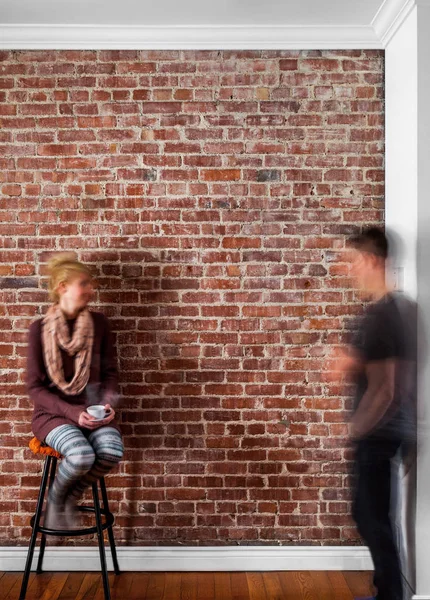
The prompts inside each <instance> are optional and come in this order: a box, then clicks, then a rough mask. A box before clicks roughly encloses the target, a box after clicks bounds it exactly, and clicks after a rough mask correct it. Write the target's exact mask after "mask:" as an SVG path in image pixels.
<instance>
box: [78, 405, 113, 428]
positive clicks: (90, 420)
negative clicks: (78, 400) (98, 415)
mask: <svg viewBox="0 0 430 600" xmlns="http://www.w3.org/2000/svg"><path fill="white" fill-rule="evenodd" d="M105 411H106V413H107V414H106V416H105V418H104V419H95V418H94V417H92V416H91V415H90V414H89V413H87V411H86V410H83V411H82V412H81V414H80V415H79V420H78V425H79V427H82V428H84V429H98V428H99V427H103V426H104V425H108V424H109V423H110V422H111V421H113V419H114V418H115V411H114V409H113V408H112V407H111V405H110V404H105Z"/></svg>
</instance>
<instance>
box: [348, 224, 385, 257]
mask: <svg viewBox="0 0 430 600" xmlns="http://www.w3.org/2000/svg"><path fill="white" fill-rule="evenodd" d="M348 246H351V247H352V248H355V250H359V251H360V252H368V253H369V254H374V255H375V256H379V257H380V258H383V259H384V260H386V259H387V258H388V254H389V245H388V239H387V236H386V235H385V233H384V231H383V230H382V229H379V228H378V227H369V228H368V229H365V230H363V231H362V233H359V234H358V235H355V236H354V237H351V238H350V239H349V240H348Z"/></svg>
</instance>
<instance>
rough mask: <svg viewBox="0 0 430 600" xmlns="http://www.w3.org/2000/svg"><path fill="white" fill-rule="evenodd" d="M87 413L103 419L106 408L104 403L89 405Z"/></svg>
mask: <svg viewBox="0 0 430 600" xmlns="http://www.w3.org/2000/svg"><path fill="white" fill-rule="evenodd" d="M87 413H88V414H89V415H91V416H92V417H94V418H95V419H97V420H98V421H100V420H101V419H104V418H105V416H106V409H105V407H104V404H94V405H93V406H89V407H88V408H87Z"/></svg>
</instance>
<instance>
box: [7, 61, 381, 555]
mask: <svg viewBox="0 0 430 600" xmlns="http://www.w3.org/2000/svg"><path fill="white" fill-rule="evenodd" d="M0 59H1V62H0V125H1V128H0V166H1V174H0V190H1V200H0V244H1V251H0V252H1V254H0V261H1V262H0V368H1V371H0V373H1V382H0V394H1V410H0V432H1V443H0V486H1V488H0V508H1V514H0V544H15V543H20V544H23V543H25V542H26V540H27V536H28V534H29V529H28V526H27V524H28V517H29V514H30V513H31V511H32V510H33V509H34V505H35V499H36V494H37V487H38V485H39V476H40V472H41V461H40V460H33V459H32V457H31V456H30V453H29V451H28V450H27V449H26V446H27V443H28V440H29V438H30V435H31V434H30V425H29V423H30V417H31V406H30V404H29V401H28V399H27V398H26V394H25V387H24V384H23V381H24V370H25V354H26V332H27V329H28V326H29V324H30V322H31V321H32V320H33V319H34V318H36V317H37V316H39V315H41V314H42V313H43V311H44V309H45V308H46V305H47V304H46V303H47V294H46V292H45V289H44V286H45V285H46V282H45V280H44V279H43V275H44V273H45V267H46V260H47V258H48V257H49V256H50V255H51V253H53V252H55V251H58V250H69V249H76V250H77V251H78V254H79V257H80V258H81V260H83V261H85V262H86V263H89V264H90V265H92V267H93V269H94V273H95V274H96V275H97V279H98V282H99V290H98V293H97V304H99V306H100V307H101V310H103V311H104V312H105V313H106V314H107V315H108V316H109V317H110V318H111V321H112V324H113V328H114V330H115V332H116V339H117V349H118V358H119V364H120V368H121V382H122V393H123V396H124V406H123V409H122V410H121V420H122V430H123V433H124V436H125V441H126V446H127V453H126V456H125V459H124V462H123V463H122V464H121V466H120V468H119V470H118V472H116V473H115V475H112V476H111V477H110V478H109V482H108V484H109V489H110V495H111V498H112V501H113V502H112V503H113V507H114V509H115V511H116V512H117V514H118V523H119V525H120V528H118V532H117V537H118V538H119V537H121V539H122V542H123V543H129V544H156V543H161V544H175V543H177V542H178V543H179V542H180V543H182V544H196V543H201V544H229V543H264V544H276V543H279V542H280V543H300V544H314V543H326V544H350V543H354V542H356V541H357V535H356V533H355V530H354V528H353V527H352V523H351V521H350V517H349V503H348V496H349V491H348V490H349V483H350V482H349V476H348V458H349V450H348V447H347V445H346V440H345V433H346V426H345V420H346V410H347V409H348V398H347V397H346V396H345V390H344V389H343V388H342V387H341V386H340V385H338V384H333V383H328V382H327V381H325V375H324V364H325V360H326V356H327V354H328V353H329V351H330V347H331V346H332V345H334V344H337V343H339V342H340V341H341V340H342V336H343V335H344V330H345V329H344V318H345V317H350V316H351V315H353V314H354V313H355V312H357V310H359V305H358V303H357V300H356V298H354V295H353V293H351V292H350V291H348V281H347V270H346V266H345V265H344V264H342V263H340V262H339V260H337V254H336V253H337V251H338V250H339V248H341V247H342V245H343V243H344V234H349V233H351V232H353V231H355V229H356V228H357V227H359V226H361V225H362V224H369V223H379V222H380V221H381V220H382V218H383V212H382V211H383V202H384V198H383V194H384V188H383V180H384V169H383V159H384V154H383V152H384V148H383V138H384V131H383V122H384V113H383V87H382V82H383V53H382V52H379V51H363V52H362V51H344V52H341V51H337V52H272V51H256V52H233V51H224V52H215V51H214V52H212V51H206V52H199V51H197V52H193V51H189V52H178V51H174V52H171V51H163V52H161V51H160V52H149V51H130V52H129V51H127V52H122V51H121V52H118V51H112V52H111V51H99V52H92V51H91V52H87V51H61V52H46V51H43V52H27V51H20V52H1V53H0Z"/></svg>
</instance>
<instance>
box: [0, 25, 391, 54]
mask: <svg viewBox="0 0 430 600" xmlns="http://www.w3.org/2000/svg"><path fill="white" fill-rule="evenodd" d="M381 47H382V46H381V43H380V41H379V39H378V37H377V35H376V33H375V30H374V29H373V27H371V26H368V27H348V26H345V27H343V26H336V27H299V26H297V27H289V26H272V27H266V26H252V27H248V26H243V27H236V26H231V27H227V26H219V27H214V26H196V27H186V26H184V27H182V26H176V27H141V26H124V27H123V26H115V25H106V26H99V25H94V26H93V25H61V24H58V25H19V24H13V25H12V24H9V25H7V24H6V25H0V49H11V50H24V49H35V50H36V49H42V50H45V49H56V50H62V49H85V50H92V49H94V50H95V49H109V50H116V49H124V50H146V49H148V50H171V49H179V50H189V49H203V50H204V49H215V50H222V49H241V50H249V49H255V50H260V49H261V50H264V49H271V50H272V49H273V50H290V49H291V50H312V49H316V50H324V49H329V50H332V49H351V48H352V49H355V48H358V49H372V48H381Z"/></svg>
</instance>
